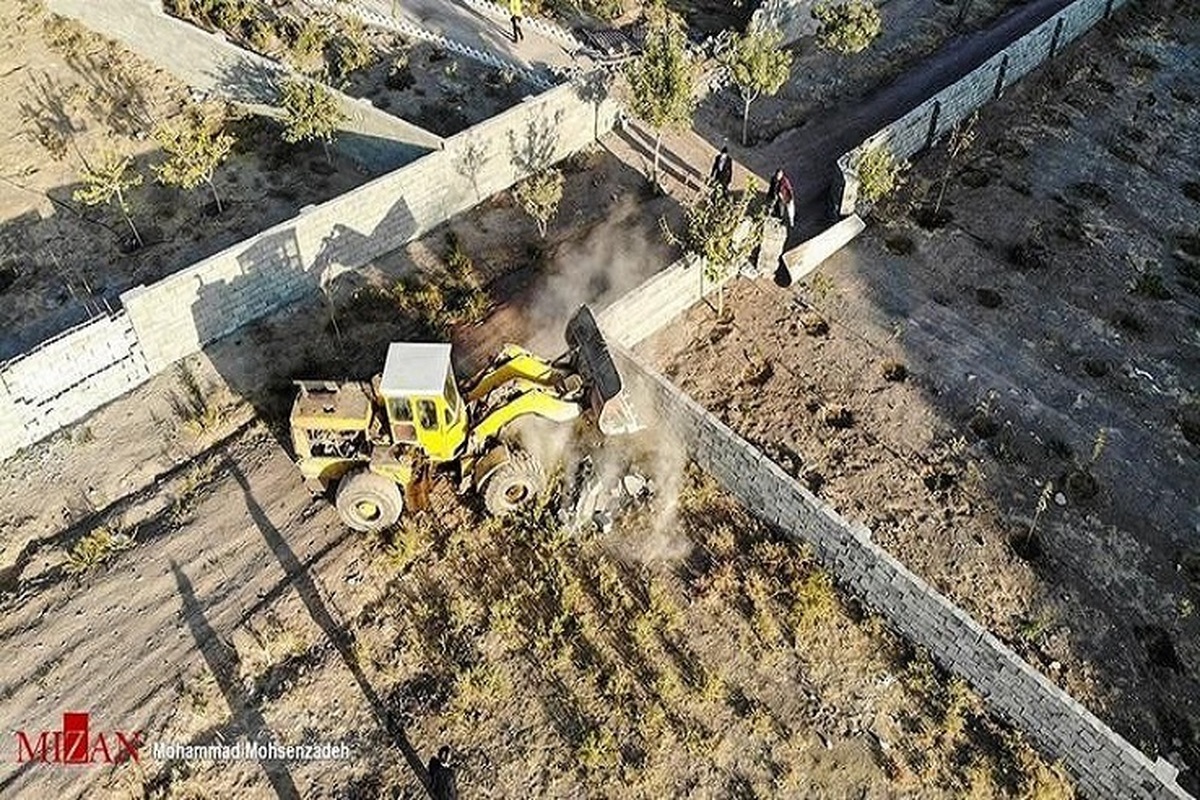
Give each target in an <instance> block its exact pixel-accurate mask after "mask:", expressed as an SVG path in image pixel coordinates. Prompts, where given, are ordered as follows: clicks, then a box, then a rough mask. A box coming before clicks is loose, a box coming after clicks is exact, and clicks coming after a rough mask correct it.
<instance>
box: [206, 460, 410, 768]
mask: <svg viewBox="0 0 1200 800" xmlns="http://www.w3.org/2000/svg"><path fill="white" fill-rule="evenodd" d="M222 457H223V459H224V461H225V466H226V468H227V469H228V470H229V473H230V475H232V476H233V479H234V480H235V481H236V482H237V484H238V486H240V487H241V489H242V495H243V500H244V502H245V504H246V510H247V511H248V512H249V513H250V518H251V519H252V520H253V521H254V525H255V527H256V528H258V531H259V533H261V534H262V537H263V540H264V541H265V542H266V545H267V547H268V548H269V549H270V551H271V553H272V554H274V556H275V558H276V559H278V561H279V565H280V566H281V567H282V568H283V571H284V574H285V575H286V576H287V578H288V580H290V581H291V583H292V585H293V586H294V587H295V589H296V593H297V595H299V597H300V600H301V601H302V602H303V603H304V607H305V608H306V609H307V610H308V614H309V617H310V618H311V619H312V621H313V622H315V623H316V624H317V627H319V628H320V629H321V631H322V632H323V633H324V634H325V637H326V639H327V640H328V641H329V642H330V643H331V644H332V645H333V647H334V649H335V650H337V653H338V655H339V656H340V657H341V660H342V663H343V664H344V665H345V667H346V669H348V670H349V671H350V674H351V675H352V676H353V677H354V682H355V683H356V684H357V685H358V688H359V691H360V692H361V693H362V696H363V699H364V700H365V701H366V703H367V706H368V707H369V708H370V710H371V713H372V714H373V715H374V717H375V720H376V722H377V723H378V724H379V726H380V728H382V729H383V730H384V731H385V732H386V733H387V734H388V736H389V737H391V739H392V743H393V744H394V745H395V746H396V747H397V748H398V749H399V750H400V752H401V754H403V756H404V759H405V761H407V762H408V766H409V768H410V769H411V770H412V771H413V774H414V775H415V776H416V778H417V780H418V781H419V782H420V783H421V785H422V786H423V787H425V789H426V791H428V790H429V773H428V771H427V770H426V768H425V765H424V763H422V761H421V757H420V755H418V753H417V751H416V750H415V749H414V748H413V746H412V744H411V743H410V742H409V740H408V736H407V734H406V733H405V731H404V728H403V727H402V726H401V724H400V722H399V721H398V720H395V719H394V718H393V717H392V715H391V714H390V713H389V712H388V709H387V705H386V704H385V702H384V701H383V699H382V698H381V697H380V696H379V694H378V692H376V691H375V687H374V686H372V685H371V682H370V680H369V679H368V678H367V676H366V673H364V672H363V669H362V667H361V666H360V665H359V663H358V658H357V657H356V656H355V654H354V648H353V642H352V640H351V637H350V634H349V633H348V632H347V631H346V628H345V626H344V625H342V623H340V622H339V621H337V620H336V619H334V617H333V615H332V614H331V613H330V612H329V609H328V607H327V606H326V605H325V601H324V600H323V599H322V597H321V593H320V590H319V589H318V588H317V585H316V583H315V582H314V581H313V579H312V576H311V575H310V574H309V573H308V571H307V569H306V568H305V565H304V564H303V563H302V562H301V561H300V559H299V558H297V557H296V553H295V551H293V550H292V548H291V546H290V545H289V544H288V543H287V540H285V539H284V538H283V535H282V534H281V533H280V532H279V529H278V528H276V527H275V526H274V525H273V524H272V523H271V520H270V519H269V518H268V517H267V514H266V512H265V511H264V510H263V508H262V506H261V505H259V503H258V501H257V500H256V499H255V497H254V493H253V492H252V491H251V489H250V482H249V481H248V480H247V479H246V476H245V474H243V473H242V471H241V469H240V468H239V467H238V465H237V463H236V462H235V461H234V460H233V459H232V458H230V457H229V455H228V454H227V453H223V454H222Z"/></svg>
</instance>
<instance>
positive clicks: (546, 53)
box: [358, 0, 587, 72]
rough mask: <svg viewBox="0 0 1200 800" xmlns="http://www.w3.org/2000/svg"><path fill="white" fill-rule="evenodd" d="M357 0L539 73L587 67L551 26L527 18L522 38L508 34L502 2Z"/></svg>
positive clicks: (371, 9)
mask: <svg viewBox="0 0 1200 800" xmlns="http://www.w3.org/2000/svg"><path fill="white" fill-rule="evenodd" d="M358 5H360V6H362V7H364V8H366V9H369V10H370V11H373V12H375V13H377V14H382V15H383V16H385V17H388V18H391V19H396V20H400V21H402V22H407V23H408V24H410V25H416V26H418V27H420V28H422V29H424V30H426V31H429V32H432V33H437V34H441V35H442V36H445V37H446V38H448V39H452V40H454V41H456V42H458V43H460V44H463V45H466V46H468V47H473V48H475V49H476V50H481V51H483V52H485V53H490V54H492V55H493V56H495V57H497V58H499V59H501V60H503V61H506V62H509V63H512V64H516V65H519V66H522V67H524V68H526V69H531V70H534V71H538V72H542V71H545V70H548V69H552V68H555V69H565V68H571V67H575V66H585V67H586V66H587V64H586V63H585V62H577V61H576V58H575V55H574V49H575V46H574V45H573V44H572V43H571V42H570V41H569V40H568V39H567V38H566V37H563V36H559V35H555V34H554V33H553V32H552V29H551V28H550V27H549V26H547V27H541V25H540V23H539V22H537V21H534V20H530V19H526V21H525V24H524V26H523V32H524V34H525V35H524V39H522V41H521V42H520V43H517V42H514V41H513V38H512V23H511V21H510V17H509V14H508V10H507V3H505V4H504V5H503V6H500V5H495V4H493V3H486V2H468V1H467V0H359V2H358Z"/></svg>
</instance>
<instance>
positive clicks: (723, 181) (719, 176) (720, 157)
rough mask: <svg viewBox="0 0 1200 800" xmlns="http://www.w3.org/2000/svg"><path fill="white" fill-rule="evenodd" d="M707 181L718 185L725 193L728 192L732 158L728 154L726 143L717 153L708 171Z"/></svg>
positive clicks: (731, 174)
mask: <svg viewBox="0 0 1200 800" xmlns="http://www.w3.org/2000/svg"><path fill="white" fill-rule="evenodd" d="M708 182H709V183H710V184H715V185H717V186H720V187H721V189H722V190H723V191H724V192H725V194H729V186H730V184H732V183H733V158H732V157H731V156H730V155H729V146H728V145H726V146H725V147H722V148H721V152H719V153H717V157H716V159H715V160H714V161H713V165H712V170H711V171H710V172H709V173H708Z"/></svg>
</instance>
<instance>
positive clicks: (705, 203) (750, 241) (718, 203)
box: [660, 184, 762, 318]
mask: <svg viewBox="0 0 1200 800" xmlns="http://www.w3.org/2000/svg"><path fill="white" fill-rule="evenodd" d="M754 194H755V192H754V188H753V187H752V186H751V185H749V184H747V186H746V188H745V190H744V191H741V192H730V193H728V194H726V193H725V192H723V191H721V190H720V189H719V188H717V187H713V188H712V189H710V190H709V191H708V192H707V193H705V194H701V195H700V196H698V197H697V198H696V200H695V201H694V202H693V203H692V204H691V205H690V206H689V207H688V209H687V212H686V214H685V216H684V229H683V233H682V234H681V235H677V234H676V233H675V232H674V231H672V230H671V229H670V228H669V227H668V226H667V224H666V222H665V220H664V221H660V223H661V225H662V229H663V233H664V235H665V236H666V238H667V240H668V241H670V242H671V243H672V244H676V245H679V247H681V248H683V250H684V251H685V252H687V253H691V254H693V255H695V256H696V257H697V258H698V259H699V260H700V264H701V271H700V279H701V293H702V294H703V289H704V281H708V282H710V283H716V284H718V289H717V317H718V318H720V317H723V316H724V315H725V281H726V280H728V279H729V277H730V276H731V275H732V273H733V270H734V269H736V268H737V267H738V266H739V265H741V264H743V263H745V262H746V261H748V260H749V258H750V253H751V252H753V250H754V248H755V246H756V245H757V244H758V239H759V237H758V236H756V235H755V232H756V229H757V228H758V227H759V226H760V225H761V224H762V221H761V220H755V219H751V218H750V217H749V216H747V212H748V210H749V208H750V200H751V198H752V197H753V196H754Z"/></svg>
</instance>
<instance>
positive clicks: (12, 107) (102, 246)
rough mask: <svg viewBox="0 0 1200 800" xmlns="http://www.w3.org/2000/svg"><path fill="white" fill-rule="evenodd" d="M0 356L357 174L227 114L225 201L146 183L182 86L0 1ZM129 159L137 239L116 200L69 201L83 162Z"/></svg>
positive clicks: (258, 123) (353, 182)
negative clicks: (216, 206)
mask: <svg viewBox="0 0 1200 800" xmlns="http://www.w3.org/2000/svg"><path fill="white" fill-rule="evenodd" d="M0 25H2V27H3V32H2V33H0V114H2V115H3V118H4V119H6V120H8V123H7V124H6V126H5V127H6V130H7V132H8V135H6V136H5V137H4V139H3V141H2V142H0V160H2V161H3V163H4V170H3V176H2V178H0V179H2V180H3V184H4V191H3V192H0V220H2V221H0V330H3V334H0V358H2V357H7V356H10V355H13V354H15V353H18V352H20V351H21V350H23V349H25V348H26V347H29V346H31V345H33V344H36V343H37V342H38V341H41V340H42V339H44V338H46V337H47V336H49V335H52V334H54V333H57V332H59V331H60V330H62V329H63V328H65V327H67V326H69V325H71V324H74V323H76V322H79V321H82V319H85V318H86V316H87V305H88V303H89V302H96V301H99V300H102V299H107V300H109V301H110V302H111V301H112V300H113V299H115V297H116V295H118V294H119V293H120V292H121V291H124V290H125V289H128V288H130V287H131V286H135V285H137V284H138V283H143V282H144V283H149V282H152V281H154V280H157V279H159V278H162V277H164V276H166V275H168V274H170V273H172V272H174V271H176V270H178V269H180V268H182V267H185V266H187V265H188V264H191V263H193V262H194V261H196V260H198V259H200V258H202V257H204V256H207V255H210V254H212V253H214V252H217V251H219V250H220V249H222V248H223V247H227V246H228V245H230V244H233V243H234V242H237V241H240V240H242V239H244V238H246V237H247V236H250V235H252V234H254V233H257V232H258V231H260V230H262V229H263V228H264V227H267V226H268V225H271V224H274V223H276V222H280V221H282V220H284V219H287V218H288V217H290V216H292V215H293V214H295V213H296V212H297V211H298V210H299V209H300V208H301V207H302V206H304V205H307V204H311V203H316V202H321V201H324V200H328V199H330V198H332V197H335V196H337V195H339V194H342V193H344V192H346V191H347V190H348V189H350V188H353V187H354V186H357V185H359V184H361V183H363V182H365V181H366V180H367V178H368V176H367V175H364V174H361V173H360V172H359V171H358V170H357V169H356V168H355V166H354V165H353V164H351V163H350V162H348V161H345V160H343V159H341V158H337V157H335V159H334V165H333V168H330V167H329V166H328V165H326V164H325V162H324V158H323V156H322V155H321V151H320V148H319V147H315V148H296V147H294V146H291V145H287V144H285V143H284V142H282V140H280V138H279V130H278V127H277V126H276V124H275V123H273V122H271V121H268V120H266V119H264V118H261V117H256V116H253V115H244V114H241V113H239V112H231V113H232V114H233V116H234V120H233V121H232V123H231V130H232V132H233V133H234V134H235V135H236V136H237V138H238V144H237V145H236V147H235V151H234V153H233V155H232V156H231V157H230V158H229V160H228V161H227V162H226V163H225V164H224V165H223V166H222V167H220V168H219V169H218V171H217V173H216V178H215V183H216V185H217V189H218V191H219V193H220V194H221V196H222V199H223V202H224V203H225V204H226V206H227V207H226V208H225V210H224V212H223V213H222V214H220V215H219V216H218V215H214V214H213V213H211V212H212V210H213V209H210V206H211V204H212V197H211V195H210V194H209V193H208V189H207V187H206V186H205V187H201V188H199V189H197V190H195V191H193V192H183V191H181V190H179V189H176V188H172V187H165V186H162V185H160V184H159V183H157V182H156V180H155V178H154V174H153V173H152V172H151V171H150V165H151V164H154V163H157V162H159V161H161V160H162V159H161V151H160V150H159V148H158V146H157V144H156V143H155V142H154V139H153V138H152V136H151V134H152V132H153V130H154V128H155V127H156V126H158V125H159V124H161V123H163V122H166V121H169V120H171V119H173V118H174V117H175V116H176V115H177V114H179V113H180V111H181V110H182V109H183V108H184V107H185V106H187V105H188V104H189V102H190V100H191V98H190V96H189V93H188V90H187V88H186V87H184V86H183V85H181V84H180V83H178V82H177V81H175V80H174V79H173V78H172V77H171V76H170V75H169V74H167V73H166V72H164V71H163V70H160V69H158V68H157V67H155V66H153V65H151V64H149V63H147V62H146V61H143V60H141V59H139V58H137V57H136V56H134V55H133V54H131V53H130V52H128V51H127V50H125V49H124V48H122V47H120V46H118V45H116V44H114V43H112V42H110V41H107V40H105V39H103V38H101V37H99V36H96V35H94V34H91V33H90V32H88V31H86V30H85V29H83V28H82V27H80V26H78V25H76V24H74V23H70V22H67V21H65V20H62V19H61V18H56V17H53V16H52V15H49V14H47V13H46V12H45V11H44V9H43V7H42V6H41V4H40V3H37V2H30V1H29V0H19V1H17V2H6V3H3V4H0ZM112 152H115V153H119V154H122V155H129V156H132V157H134V159H135V168H136V169H137V170H138V171H139V172H141V173H142V174H143V176H144V178H143V183H142V185H141V186H139V187H136V188H134V189H132V190H131V191H130V192H129V195H128V196H129V203H130V205H131V215H132V217H133V219H134V222H135V224H137V225H138V226H139V229H140V231H141V233H142V236H143V238H144V240H145V241H146V246H145V247H144V248H141V249H139V250H136V251H132V252H131V251H130V234H129V231H128V229H127V228H126V227H125V222H124V220H123V219H122V217H121V216H120V214H119V212H118V211H117V209H116V208H115V207H114V206H98V207H93V208H87V207H84V206H82V205H81V204H79V203H78V202H76V201H75V200H74V199H73V198H72V194H73V192H74V190H75V189H77V188H79V186H81V183H80V178H79V175H80V172H81V170H82V168H83V166H84V163H85V160H86V161H88V162H94V161H96V160H102V159H103V157H104V156H105V155H106V154H108V153H112Z"/></svg>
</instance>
